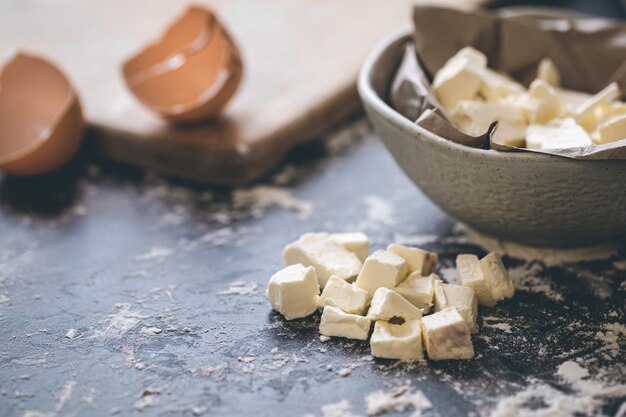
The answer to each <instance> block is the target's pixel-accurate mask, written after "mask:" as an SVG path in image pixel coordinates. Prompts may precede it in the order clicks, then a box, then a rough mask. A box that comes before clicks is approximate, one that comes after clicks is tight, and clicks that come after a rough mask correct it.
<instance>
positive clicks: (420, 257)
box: [387, 243, 439, 276]
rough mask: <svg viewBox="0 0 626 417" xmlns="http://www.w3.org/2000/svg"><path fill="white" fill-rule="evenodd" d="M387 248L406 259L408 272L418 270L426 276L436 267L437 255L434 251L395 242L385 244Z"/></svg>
mask: <svg viewBox="0 0 626 417" xmlns="http://www.w3.org/2000/svg"><path fill="white" fill-rule="evenodd" d="M387 250H388V251H389V252H391V253H395V254H396V255H399V256H401V257H402V258H403V259H404V260H405V261H406V263H407V265H408V267H409V273H413V272H418V273H420V274H421V275H423V276H426V275H429V274H431V273H432V272H433V271H434V270H435V268H436V267H437V261H438V259H439V257H438V256H437V254H436V253H433V252H428V251H425V250H422V249H419V248H414V247H410V246H403V245H398V244H395V243H392V244H391V245H389V246H387Z"/></svg>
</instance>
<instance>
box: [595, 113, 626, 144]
mask: <svg viewBox="0 0 626 417" xmlns="http://www.w3.org/2000/svg"><path fill="white" fill-rule="evenodd" d="M621 139H626V113H625V114H619V115H617V116H613V117H610V118H608V119H607V120H605V121H603V122H602V123H600V125H599V126H598V128H597V130H596V132H595V134H594V141H595V142H596V143H609V142H615V141H618V140H621Z"/></svg>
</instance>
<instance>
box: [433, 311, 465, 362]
mask: <svg viewBox="0 0 626 417" xmlns="http://www.w3.org/2000/svg"><path fill="white" fill-rule="evenodd" d="M422 338H423V339H424V344H425V345H426V351H427V352H428V357H429V358H430V359H433V360H441V359H471V358H473V357H474V346H473V345H472V338H471V335H470V330H469V329H468V327H467V324H466V323H465V320H464V319H463V317H462V316H461V314H460V313H459V312H458V311H457V310H456V309H454V308H451V309H448V310H444V311H439V312H437V313H434V314H431V315H429V316H424V318H423V319H422Z"/></svg>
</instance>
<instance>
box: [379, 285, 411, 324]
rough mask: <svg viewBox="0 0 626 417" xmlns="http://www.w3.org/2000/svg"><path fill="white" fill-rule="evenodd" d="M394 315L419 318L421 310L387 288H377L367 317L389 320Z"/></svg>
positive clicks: (406, 318)
mask: <svg viewBox="0 0 626 417" xmlns="http://www.w3.org/2000/svg"><path fill="white" fill-rule="evenodd" d="M394 317H401V318H403V319H404V320H409V319H420V318H422V310H420V309H419V308H417V307H415V306H414V305H413V304H411V303H410V302H409V301H408V300H406V299H405V298H404V297H402V296H401V295H400V294H398V293H397V292H395V291H393V290H390V289H389V288H384V287H381V288H379V289H377V290H376V292H375V293H374V297H372V303H371V305H370V309H369V311H368V312H367V318H368V319H370V320H390V319H392V318H394Z"/></svg>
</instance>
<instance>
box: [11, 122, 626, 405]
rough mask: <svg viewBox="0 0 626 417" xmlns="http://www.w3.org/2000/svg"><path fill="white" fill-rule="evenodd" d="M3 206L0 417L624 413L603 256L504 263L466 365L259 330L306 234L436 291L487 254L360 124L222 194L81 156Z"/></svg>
mask: <svg viewBox="0 0 626 417" xmlns="http://www.w3.org/2000/svg"><path fill="white" fill-rule="evenodd" d="M0 204H1V206H0V234H1V236H2V239H1V240H0V415H2V416H7V417H9V416H23V415H28V416H37V415H44V416H108V415H115V414H119V415H148V416H174V415H215V416H238V415H244V416H245V415H253V414H254V415H259V416H300V415H306V414H313V415H316V416H320V415H322V406H324V405H328V404H337V403H339V406H336V407H334V408H333V407H330V408H328V407H327V408H326V409H325V415H327V416H348V415H350V414H349V413H350V412H352V413H353V414H354V415H366V397H368V396H369V398H370V400H372V398H374V397H372V396H371V393H372V392H375V391H379V390H382V391H383V393H392V394H394V395H396V397H395V398H396V406H397V408H398V409H401V408H403V407H406V408H407V410H406V411H405V414H406V415H410V414H411V413H412V412H413V407H412V406H411V404H412V403H415V404H416V405H417V406H418V408H420V405H423V404H424V403H423V401H422V402H419V401H417V400H415V401H413V402H412V400H411V398H414V397H409V395H408V394H409V393H413V392H415V391H416V390H420V391H421V392H422V393H423V394H424V396H425V397H426V398H428V400H429V401H430V403H432V408H431V409H429V410H425V411H424V415H426V416H430V415H432V416H434V415H438V416H446V417H454V416H466V415H488V414H489V412H490V411H489V410H494V409H497V410H499V411H498V412H513V414H494V415H515V413H514V412H515V410H517V411H518V412H520V406H519V404H521V403H525V404H526V405H527V406H528V407H530V408H532V409H535V408H539V409H543V408H545V407H546V406H552V407H556V408H557V409H563V408H562V407H563V406H564V405H563V404H568V407H571V406H572V404H573V406H574V407H575V408H574V409H576V410H581V411H584V410H587V411H588V412H587V413H584V412H583V413H581V415H585V414H589V413H591V412H592V411H591V410H595V411H594V412H604V413H606V414H607V415H609V416H612V415H615V414H616V413H617V412H618V409H619V408H620V406H621V404H622V402H623V401H624V400H625V399H626V391H625V388H624V386H620V385H619V384H624V383H626V377H625V375H626V372H625V370H626V360H625V358H624V350H623V349H624V343H625V341H626V327H624V326H623V324H624V291H625V289H626V288H625V286H624V285H623V282H624V280H625V278H626V262H625V261H624V259H626V251H624V250H622V249H619V248H618V249H616V250H617V251H618V253H616V254H614V255H613V256H611V257H610V259H604V260H595V261H585V262H582V263H577V264H567V265H552V264H553V263H554V262H553V261H554V260H552V262H551V264H550V265H546V264H545V263H543V262H541V261H525V260H519V259H514V258H513V257H510V256H509V257H507V258H505V261H506V263H507V266H508V267H509V269H510V271H511V275H512V276H513V278H514V280H515V282H516V285H517V287H518V291H517V294H516V295H515V297H514V299H513V300H511V301H508V302H505V303H502V304H500V305H499V306H497V307H496V308H493V309H481V316H482V318H481V320H480V324H481V326H480V327H481V328H480V331H479V333H478V334H477V335H475V336H474V345H475V348H476V352H477V357H476V359H475V360H472V361H461V362H454V361H444V362H433V361H429V362H426V363H423V364H407V363H400V362H394V361H385V360H374V359H372V358H371V356H369V346H368V344H367V343H366V342H359V341H347V340H339V339H333V340H331V341H328V342H326V343H322V342H321V341H320V340H319V337H318V336H319V335H318V331H317V326H318V323H319V315H317V314H316V315H314V316H312V317H310V318H307V319H303V320H295V321H293V322H287V321H285V320H284V319H282V317H281V316H279V315H277V314H276V313H274V312H272V311H271V309H270V306H269V304H268V303H267V301H266V300H265V297H264V289H265V284H266V282H267V280H268V279H269V277H270V276H271V275H272V273H273V272H275V271H276V270H277V269H279V268H280V267H281V258H280V254H281V250H282V248H283V246H284V245H285V244H286V243H288V242H289V241H291V240H293V239H296V238H297V237H298V236H299V235H300V234H301V233H304V232H308V231H318V230H328V231H344V230H363V231H365V232H366V233H368V234H369V236H370V237H371V239H372V243H373V247H374V248H379V247H382V246H384V245H386V244H387V243H389V242H391V241H395V240H397V241H401V242H407V243H413V244H419V245H420V246H422V247H424V248H426V249H430V250H434V251H437V252H438V253H439V254H440V256H441V263H440V268H439V272H440V273H441V275H442V276H443V277H444V278H445V279H448V280H454V278H455V273H454V270H453V267H454V265H453V261H454V258H455V256H456V254H458V253H461V252H473V253H477V254H483V253H484V251H483V250H482V249H481V248H480V247H478V246H476V245H474V244H472V243H471V239H470V238H469V237H468V236H467V235H466V234H465V232H464V231H463V230H462V229H461V228H459V226H458V225H457V224H456V223H455V221H454V220H453V219H450V218H449V217H448V216H447V215H446V214H444V213H443V212H442V211H441V210H439V209H438V208H437V207H435V206H434V205H433V204H432V203H430V202H429V201H428V200H427V199H426V198H425V197H424V195H422V194H421V193H420V191H419V190H417V189H416V187H414V186H413V184H412V183H410V182H409V180H408V179H407V178H406V177H405V176H404V175H403V174H402V173H401V172H400V170H399V169H398V167H397V166H396V165H395V163H394V162H393V160H392V159H391V157H390V156H389V154H388V153H387V152H386V150H385V149H384V147H383V145H382V144H381V143H380V142H379V141H378V139H377V138H376V137H375V135H374V134H372V133H371V131H370V129H369V127H368V125H367V123H366V122H365V121H363V120H356V121H354V122H351V123H350V124H349V125H348V126H347V127H345V128H343V129H341V130H340V131H339V132H338V133H335V134H334V135H333V136H332V137H331V138H330V140H329V141H328V142H327V145H322V144H314V145H311V146H307V147H304V148H300V149H297V150H296V151H294V152H293V153H292V154H291V155H290V156H289V158H288V162H287V163H286V164H285V165H283V166H282V167H280V168H279V169H278V170H277V171H276V172H274V173H273V174H272V175H271V176H270V177H268V178H267V179H265V180H264V181H261V182H259V183H258V184H255V185H253V186H251V187H249V188H247V189H242V190H236V191H234V192H233V193H232V195H231V193H230V192H229V191H227V190H217V189H205V188H201V187H199V186H197V185H194V184H188V183H180V182H176V181H174V180H167V179H163V178H160V177H158V176H156V175H153V174H150V173H148V174H144V173H142V172H141V171H137V170H134V169H132V168H128V167H124V166H119V165H112V164H110V163H103V162H101V161H99V160H98V159H97V158H95V157H93V156H91V155H89V152H88V151H84V152H83V155H80V157H79V158H78V159H77V160H76V161H74V162H73V163H72V165H71V166H69V167H67V168H66V169H64V170H63V171H61V172H59V173H57V174H55V175H53V176H52V177H49V178H44V179H32V180H19V179H12V178H4V179H2V180H1V182H0ZM585 254H586V252H585ZM587 255H588V254H587ZM587 255H585V256H587ZM589 256H591V255H589ZM598 332H601V334H600V335H598ZM274 348H277V349H274ZM573 361H579V362H578V366H577V365H576V364H575V363H574V362H573ZM563 363H566V365H565V366H563V365H562V364H563ZM559 366H561V373H560V374H559V372H558V369H559ZM572 367H573V368H572ZM581 372H582V374H581ZM586 372H588V373H589V374H590V376H589V377H586V378H582V379H581V377H584V376H585V373H586ZM342 375H343V376H342ZM607 388H610V389H612V392H607ZM598 390H599V391H602V392H601V393H600V394H598V393H597V392H599V391H598ZM520 392H521V394H518V396H517V397H515V396H514V395H515V394H516V393H520ZM594 395H595V397H594ZM343 400H347V401H348V402H349V403H350V407H351V408H350V410H349V411H347V408H348V403H346V402H343V403H342V402H341V401H343ZM386 404H388V403H386ZM498 405H499V407H500V408H499V409H498V408H497V407H498ZM621 407H622V408H624V406H623V405H622V406H621ZM544 411H545V410H544ZM29 413H30V414H29ZM38 413H39V414H38ZM403 415H404V414H403ZM538 415H541V414H538ZM557 415H561V414H557ZM564 415H567V414H564Z"/></svg>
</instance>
